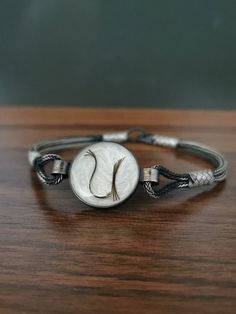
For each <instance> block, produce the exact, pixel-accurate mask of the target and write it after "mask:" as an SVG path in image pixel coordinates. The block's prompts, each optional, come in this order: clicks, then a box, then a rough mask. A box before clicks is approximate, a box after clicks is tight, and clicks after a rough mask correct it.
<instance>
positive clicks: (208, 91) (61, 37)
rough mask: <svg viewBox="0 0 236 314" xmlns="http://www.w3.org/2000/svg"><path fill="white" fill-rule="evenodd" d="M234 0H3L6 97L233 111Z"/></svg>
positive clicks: (1, 54)
mask: <svg viewBox="0 0 236 314" xmlns="http://www.w3.org/2000/svg"><path fill="white" fill-rule="evenodd" d="M235 31H236V1H235V0H230V1H227V0H224V1H223V0H222V1H220V0H212V1H209V0H204V1H203V0H198V1H193V0H192V1H191V0H188V1H187V0H186V1H184V0H180V1H178V0H176V1H174V0H172V1H170V0H163V1H158V0H153V1H151V0H143V1H141V0H126V1H125V0H116V1H113V0H107V1H106V0H77V1H76V0H34V1H33V0H32V1H27V0H7V1H5V0H1V1H0V104H35V105H47V104H50V105H79V106H93V107H97V106H102V107H105V106H121V107H139V106H142V107H197V108H199V107H200V108H203V107H208V108H213V107H220V108H235V107H236V106H235V105H236V36H235V35H236V34H235V33H236V32H235Z"/></svg>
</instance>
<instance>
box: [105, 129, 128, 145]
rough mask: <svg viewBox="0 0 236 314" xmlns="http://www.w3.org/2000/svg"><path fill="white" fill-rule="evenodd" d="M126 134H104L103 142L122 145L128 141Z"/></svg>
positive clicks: (125, 132)
mask: <svg viewBox="0 0 236 314" xmlns="http://www.w3.org/2000/svg"><path fill="white" fill-rule="evenodd" d="M128 136H129V134H128V132H127V131H124V132H116V133H105V134H103V136H102V139H103V141H104V142H117V143H122V142H126V141H127V140H128Z"/></svg>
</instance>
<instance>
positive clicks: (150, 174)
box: [139, 168, 159, 183]
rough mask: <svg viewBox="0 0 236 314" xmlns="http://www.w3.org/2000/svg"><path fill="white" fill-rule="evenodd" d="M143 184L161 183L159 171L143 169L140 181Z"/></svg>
mask: <svg viewBox="0 0 236 314" xmlns="http://www.w3.org/2000/svg"><path fill="white" fill-rule="evenodd" d="M139 181H141V182H147V181H150V182H155V183H158V182H159V173H158V170H157V169H155V168H143V169H141V171H140V179H139Z"/></svg>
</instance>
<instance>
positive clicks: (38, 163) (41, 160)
mask: <svg viewBox="0 0 236 314" xmlns="http://www.w3.org/2000/svg"><path fill="white" fill-rule="evenodd" d="M54 160H62V158H61V157H60V156H59V155H55V154H47V155H44V156H41V157H38V158H36V159H35V161H34V170H35V171H36V173H37V176H38V178H39V179H40V181H41V182H42V183H44V184H47V185H56V184H59V183H60V182H61V181H62V180H63V178H64V176H63V174H60V173H57V174H51V175H48V174H47V173H46V170H45V166H46V164H48V163H49V162H53V161H54Z"/></svg>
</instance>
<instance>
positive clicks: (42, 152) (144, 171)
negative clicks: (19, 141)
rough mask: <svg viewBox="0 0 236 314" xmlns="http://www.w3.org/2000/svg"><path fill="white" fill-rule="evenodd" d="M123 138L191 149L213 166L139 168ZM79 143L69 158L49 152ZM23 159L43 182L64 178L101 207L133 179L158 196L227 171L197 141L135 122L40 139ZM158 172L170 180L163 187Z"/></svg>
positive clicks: (127, 191)
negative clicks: (156, 131) (112, 130)
mask: <svg viewBox="0 0 236 314" xmlns="http://www.w3.org/2000/svg"><path fill="white" fill-rule="evenodd" d="M125 142H126V143H128V142H132V143H147V144H152V145H158V146H164V147H170V148H175V149H178V150H183V151H185V152H187V153H192V154H196V155H198V156H200V157H201V158H203V159H206V160H208V161H210V162H211V164H212V165H213V167H214V170H210V169H204V170H197V171H192V172H186V173H175V172H173V171H171V170H169V169H167V168H165V167H163V166H161V165H154V166H151V167H147V168H140V167H139V165H138V162H137V160H136V158H135V156H134V155H133V154H132V153H131V151H130V150H128V149H127V148H126V147H124V146H123V145H121V144H120V143H125ZM78 147H83V149H82V150H81V151H80V152H79V154H78V155H77V156H76V157H75V159H74V160H73V161H72V162H67V161H65V160H63V158H62V157H61V156H59V155H56V154H54V152H56V151H62V150H64V149H73V148H78ZM28 160H29V163H30V165H31V167H32V169H33V170H34V171H35V172H36V173H37V176H38V178H39V179H40V181H41V182H42V183H44V184H47V185H55V184H59V183H60V182H61V181H62V180H63V179H64V178H69V181H70V185H71V188H72V190H73V192H74V194H75V195H76V196H77V197H78V198H79V199H80V200H81V201H82V202H84V203H85V204H87V205H90V206H92V207H101V208H108V207H112V206H115V205H118V204H120V203H121V202H123V201H124V200H126V199H127V198H128V197H129V196H130V195H131V194H132V193H133V192H134V191H135V189H136V187H137V185H138V183H141V184H142V185H143V187H144V190H145V191H146V192H147V193H148V194H149V195H150V196H151V197H154V198H160V197H161V196H162V195H165V194H166V193H168V192H170V191H172V190H176V189H181V188H193V187H200V186H204V185H209V184H213V183H214V182H219V181H223V180H224V179H225V178H226V176H227V161H226V160H225V158H224V156H223V155H222V154H220V153H219V152H216V151H214V150H213V149H211V148H209V147H206V146H204V145H202V144H199V143H196V142H190V141H184V140H179V139H177V138H174V137H168V136H162V135H157V134H150V133H146V132H145V131H144V130H143V129H140V128H133V129H130V130H128V131H124V132H116V133H106V134H103V135H88V136H73V137H66V138H61V139H54V140H46V141H42V142H40V143H37V144H35V145H33V146H32V148H31V149H30V150H29V152H28ZM49 163H51V165H52V168H51V171H50V173H48V171H46V169H45V167H46V165H47V164H49ZM161 176H163V177H165V178H167V179H169V180H170V182H168V183H167V184H166V185H164V186H162V187H160V186H159V183H160V177H161Z"/></svg>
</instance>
